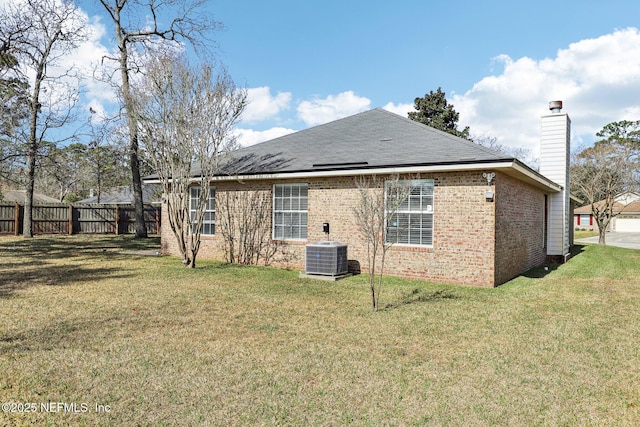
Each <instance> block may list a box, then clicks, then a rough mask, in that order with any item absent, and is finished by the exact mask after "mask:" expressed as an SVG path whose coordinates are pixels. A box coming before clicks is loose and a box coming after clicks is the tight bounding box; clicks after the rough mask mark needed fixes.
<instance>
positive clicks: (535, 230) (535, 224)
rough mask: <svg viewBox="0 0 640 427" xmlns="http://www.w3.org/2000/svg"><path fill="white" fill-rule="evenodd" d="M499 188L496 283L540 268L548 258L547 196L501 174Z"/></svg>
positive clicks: (497, 195)
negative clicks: (545, 237)
mask: <svg viewBox="0 0 640 427" xmlns="http://www.w3.org/2000/svg"><path fill="white" fill-rule="evenodd" d="M495 186H496V199H495V204H496V284H500V283H504V282H506V281H507V280H510V279H512V278H514V277H515V276H517V275H518V274H520V273H522V272H524V271H527V270H529V269H530V268H533V267H536V266H538V265H541V264H543V263H544V262H545V259H546V247H543V244H544V240H543V237H544V236H543V235H544V193H543V192H542V191H541V190H538V189H536V188H535V187H532V186H530V185H528V184H526V183H523V182H522V181H520V180H517V179H515V178H512V177H510V176H508V175H505V174H502V173H499V174H497V176H496V178H495Z"/></svg>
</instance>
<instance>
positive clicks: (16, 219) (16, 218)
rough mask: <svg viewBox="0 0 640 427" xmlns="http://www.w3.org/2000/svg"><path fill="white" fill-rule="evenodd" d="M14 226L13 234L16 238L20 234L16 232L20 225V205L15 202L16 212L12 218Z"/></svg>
mask: <svg viewBox="0 0 640 427" xmlns="http://www.w3.org/2000/svg"><path fill="white" fill-rule="evenodd" d="M13 220H14V225H13V233H14V234H15V235H16V236H17V235H19V234H20V233H19V232H18V226H19V225H20V204H19V203H18V202H16V210H15V213H14V216H13Z"/></svg>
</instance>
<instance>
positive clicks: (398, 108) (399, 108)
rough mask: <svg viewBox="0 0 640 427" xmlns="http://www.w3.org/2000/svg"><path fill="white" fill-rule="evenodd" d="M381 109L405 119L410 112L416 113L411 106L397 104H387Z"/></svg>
mask: <svg viewBox="0 0 640 427" xmlns="http://www.w3.org/2000/svg"><path fill="white" fill-rule="evenodd" d="M382 108H383V109H385V110H387V111H391V112H392V113H396V114H398V115H400V116H403V117H407V115H408V113H409V112H410V111H416V109H415V108H414V105H413V104H397V105H396V104H394V103H393V102H389V103H388V104H387V105H385V106H384V107H382Z"/></svg>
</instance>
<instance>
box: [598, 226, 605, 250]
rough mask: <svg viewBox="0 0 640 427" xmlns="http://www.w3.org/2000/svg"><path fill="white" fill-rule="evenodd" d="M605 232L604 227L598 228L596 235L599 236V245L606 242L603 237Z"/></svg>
mask: <svg viewBox="0 0 640 427" xmlns="http://www.w3.org/2000/svg"><path fill="white" fill-rule="evenodd" d="M606 234H607V230H606V227H603V228H599V229H598V236H599V237H598V244H599V245H605V246H606V245H607V242H606V241H605V240H606V239H605V236H606Z"/></svg>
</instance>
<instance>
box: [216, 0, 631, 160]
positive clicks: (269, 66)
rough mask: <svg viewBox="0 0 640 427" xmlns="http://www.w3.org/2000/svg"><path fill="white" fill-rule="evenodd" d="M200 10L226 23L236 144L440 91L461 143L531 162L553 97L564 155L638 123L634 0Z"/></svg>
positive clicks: (224, 3) (225, 56)
mask: <svg viewBox="0 0 640 427" xmlns="http://www.w3.org/2000/svg"><path fill="white" fill-rule="evenodd" d="M211 10H212V11H213V13H214V16H215V18H216V19H217V20H219V21H221V22H223V23H224V25H225V27H226V29H225V31H223V32H221V33H218V34H217V35H216V39H217V40H218V41H219V55H220V58H221V60H222V61H223V62H224V63H225V64H226V65H227V67H228V68H229V71H230V73H231V75H232V76H233V77H234V78H235V79H236V82H237V83H239V84H241V85H245V86H246V87H247V88H249V89H250V94H251V95H252V97H253V99H254V104H253V105H252V106H250V108H249V109H248V112H247V113H248V114H246V115H245V116H246V118H245V120H244V122H243V123H241V124H240V128H241V129H244V130H245V131H246V132H244V135H243V136H244V139H245V143H252V142H255V141H259V140H261V139H264V138H265V137H267V136H274V135H275V134H277V133H278V131H282V132H286V131H291V130H300V129H304V128H307V127H309V126H312V125H316V124H319V123H322V122H325V121H328V120H332V119H336V118H339V117H341V116H344V115H349V114H352V113H355V112H358V111H362V110H366V109H369V108H376V107H384V108H388V109H390V110H392V111H395V112H399V113H403V114H404V113H405V112H406V111H408V109H410V108H411V106H412V104H413V99H414V98H415V97H416V96H423V95H424V94H425V93H427V92H429V91H430V90H435V89H437V88H438V87H442V89H443V90H444V91H445V92H446V93H447V97H448V98H449V100H450V102H452V103H453V104H454V106H455V108H456V109H457V110H458V111H459V112H460V114H461V117H460V124H461V125H469V126H470V127H471V131H472V134H476V135H484V136H494V137H496V138H498V139H499V141H500V142H501V143H503V144H505V145H510V146H517V147H523V148H527V149H529V150H531V151H533V152H535V151H536V150H537V148H538V147H537V134H538V129H539V117H540V116H541V115H543V114H545V113H547V111H548V110H547V104H548V101H551V100H554V99H562V100H563V101H564V104H565V109H564V111H565V112H567V113H569V115H570V116H571V118H572V121H573V134H574V135H573V139H574V141H573V143H574V146H580V145H584V144H589V143H591V142H592V141H593V139H594V134H595V132H597V131H598V130H599V129H600V128H601V127H602V126H604V125H605V124H607V123H609V122H611V121H615V120H622V119H640V62H639V61H640V35H639V33H638V30H637V28H638V27H639V26H640V2H637V1H612V2H602V1H579V2H578V1H562V2H560V1H547V0H543V1H536V2H513V1H496V0H493V1H483V2H477V1H460V0H458V1H447V2H443V1H400V2H382V1H360V0H357V1H353V0H351V1H344V0H343V1H333V0H330V1H324V2H301V1H289V0H281V1H273V2H256V1H237V0H217V1H216V2H214V3H212V6H211ZM623 70H624V72H622V71H623ZM258 88H260V89H258ZM274 128H276V129H277V128H279V129H277V130H276V131H275V132H274ZM270 130H271V132H270Z"/></svg>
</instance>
